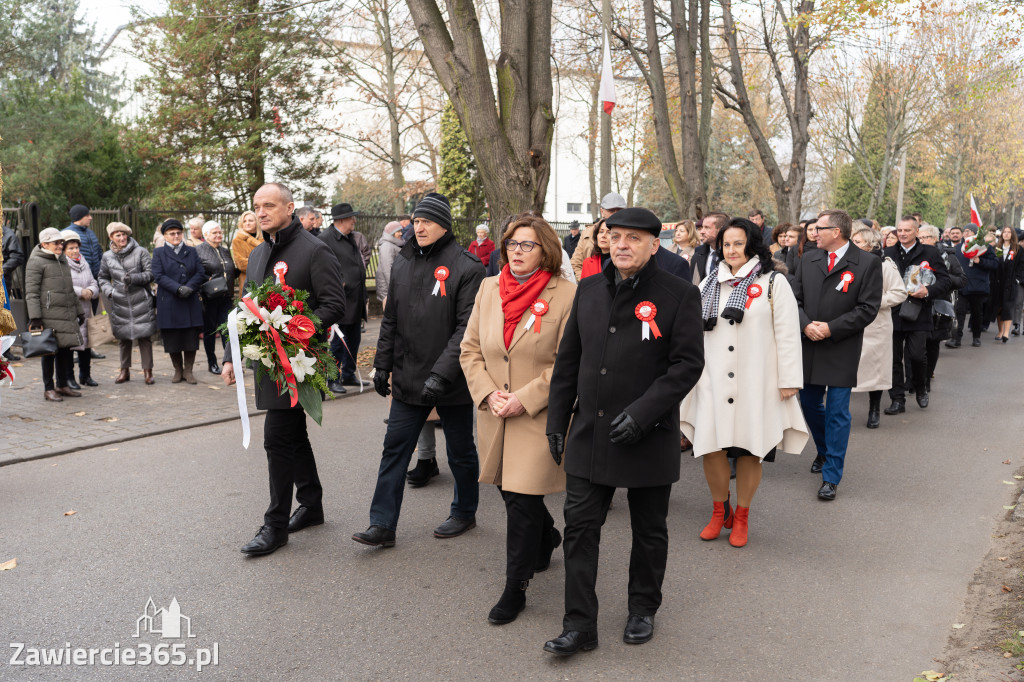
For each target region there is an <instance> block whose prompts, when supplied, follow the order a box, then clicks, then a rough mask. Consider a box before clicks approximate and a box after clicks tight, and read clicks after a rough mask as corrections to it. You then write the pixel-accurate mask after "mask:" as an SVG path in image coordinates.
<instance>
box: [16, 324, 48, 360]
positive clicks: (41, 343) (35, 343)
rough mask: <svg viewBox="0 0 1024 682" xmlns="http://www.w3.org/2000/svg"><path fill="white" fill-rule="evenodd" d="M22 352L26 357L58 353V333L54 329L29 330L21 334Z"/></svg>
mask: <svg viewBox="0 0 1024 682" xmlns="http://www.w3.org/2000/svg"><path fill="white" fill-rule="evenodd" d="M21 349H22V350H21V353H22V355H24V356H25V357H26V358H40V357H43V356H44V355H56V354H57V335H56V334H54V333H53V330H52V329H40V330H39V331H27V332H22V334H21Z"/></svg>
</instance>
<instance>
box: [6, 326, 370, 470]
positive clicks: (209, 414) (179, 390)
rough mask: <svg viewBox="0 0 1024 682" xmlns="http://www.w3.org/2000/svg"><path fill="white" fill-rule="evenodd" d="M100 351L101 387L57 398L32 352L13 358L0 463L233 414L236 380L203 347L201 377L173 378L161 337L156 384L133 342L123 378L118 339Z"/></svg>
mask: <svg viewBox="0 0 1024 682" xmlns="http://www.w3.org/2000/svg"><path fill="white" fill-rule="evenodd" d="M379 328H380V320H379V319H372V320H370V321H369V322H367V323H366V333H364V334H363V336H362V340H361V343H360V348H361V349H362V350H363V352H361V353H360V354H359V355H360V362H359V365H360V371H361V372H362V374H363V379H364V380H366V379H367V377H368V374H369V371H370V367H371V365H372V362H373V349H375V347H376V345H377V334H378V330H379ZM200 346H201V344H200ZM98 350H99V351H100V352H101V353H103V354H105V355H106V356H107V357H106V359H104V360H93V363H92V375H93V379H95V380H96V381H97V382H98V383H99V386H97V387H96V388H88V387H85V386H83V387H82V397H81V398H65V399H64V402H61V403H55V402H48V401H46V400H45V399H44V398H43V379H42V371H41V369H40V361H39V360H38V359H36V358H32V359H22V360H19V361H18V362H15V363H12V366H13V367H14V371H15V373H16V375H17V379H16V381H15V384H14V386H10V385H8V384H4V385H3V386H0V433H2V434H3V437H2V438H0V466H3V465H6V464H15V463H17V462H24V461H29V460H33V459H39V458H42V457H52V456H54V455H60V454H64V453H68V452H73V451H76V450H84V449H86V448H92V447H98V446H101V445H109V444H112V443H119V442H123V441H127V440H134V439H136V438H144V437H147V436H154V435H158V434H163V433H171V432H174V431H179V430H181V429H188V428H193V427H196V426H204V425H206V424H216V423H219V422H225V421H232V420H235V419H238V407H237V401H236V398H235V388H234V386H225V385H224V382H223V381H222V380H221V378H220V376H218V375H215V374H210V373H209V371H208V370H207V364H206V354H205V353H204V352H203V350H202V348H201V347H200V350H199V353H198V354H197V356H196V364H195V369H194V373H195V376H196V379H197V380H198V381H199V383H198V384H196V385H195V386H192V385H189V384H186V383H180V384H172V383H171V375H172V374H173V372H174V370H173V369H172V368H171V362H170V357H169V356H168V355H167V354H166V353H164V352H163V348H162V346H161V345H160V343H159V341H157V342H155V343H154V345H153V363H154V367H153V376H154V378H155V379H156V384H154V385H152V386H147V385H146V384H145V383H144V382H143V380H142V365H141V361H140V358H139V352H138V348H137V347H136V348H133V349H132V372H131V380H130V381H128V382H127V383H124V384H115V383H114V379H116V378H117V374H118V370H119V361H118V348H117V345H116V344H107V345H105V346H102V347H100V348H99V349H98ZM218 352H219V351H218ZM76 355H77V354H76ZM75 379H76V380H77V379H78V367H77V366H76V367H75ZM246 389H247V391H248V401H247V402H248V407H249V414H250V415H254V414H257V413H258V411H257V410H256V399H255V396H254V394H253V379H252V372H248V373H246ZM364 390H365V391H372V390H373V389H372V388H369V387H367V388H366V389H364ZM353 395H358V389H355V390H350V391H349V393H347V394H345V395H342V396H337V397H338V398H347V397H351V396H353ZM239 433H241V431H239Z"/></svg>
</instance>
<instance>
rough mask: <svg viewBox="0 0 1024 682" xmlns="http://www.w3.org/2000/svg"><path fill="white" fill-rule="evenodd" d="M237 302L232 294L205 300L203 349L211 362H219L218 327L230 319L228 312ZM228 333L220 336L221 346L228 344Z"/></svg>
mask: <svg viewBox="0 0 1024 682" xmlns="http://www.w3.org/2000/svg"><path fill="white" fill-rule="evenodd" d="M234 305H235V303H234V301H233V300H232V298H231V296H222V297H220V298H211V299H208V300H206V301H203V349H204V350H205V351H206V360H207V362H208V363H209V364H211V365H212V364H215V363H216V362H217V328H218V327H220V326H221V325H222V324H224V323H225V322H227V321H228V314H229V313H230V312H231V309H232V308H233V307H234ZM227 336H228V335H227V334H223V335H222V336H221V337H220V345H221V348H224V347H226V346H227V344H228V339H227Z"/></svg>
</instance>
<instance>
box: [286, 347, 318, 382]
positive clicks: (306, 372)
mask: <svg viewBox="0 0 1024 682" xmlns="http://www.w3.org/2000/svg"><path fill="white" fill-rule="evenodd" d="M289 362H291V365H292V373H293V374H295V382H296V383H302V380H303V379H305V378H306V377H307V376H311V375H313V374H316V358H313V357H309V356H308V355H306V351H304V350H300V351H299V352H298V353H297V354H296V355H295V357H293V358H290V360H289Z"/></svg>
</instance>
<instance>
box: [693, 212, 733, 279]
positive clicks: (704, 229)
mask: <svg viewBox="0 0 1024 682" xmlns="http://www.w3.org/2000/svg"><path fill="white" fill-rule="evenodd" d="M727 222H729V216H728V215H726V214H725V213H707V214H705V215H704V217H703V218H702V219H701V221H700V226H699V228H698V229H699V232H700V241H701V243H700V246H698V247H697V248H696V249H694V250H693V256H692V257H691V258H690V270H691V271H692V273H693V283H694V284H700V283H701V281H703V279H704V278H705V277H707V276H708V272H711V271H713V270H714V269H715V268H717V267H718V255H717V254H716V253H715V240H716V239H718V231H719V230H721V229H722V228H723V227H725V224H726V223H727Z"/></svg>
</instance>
